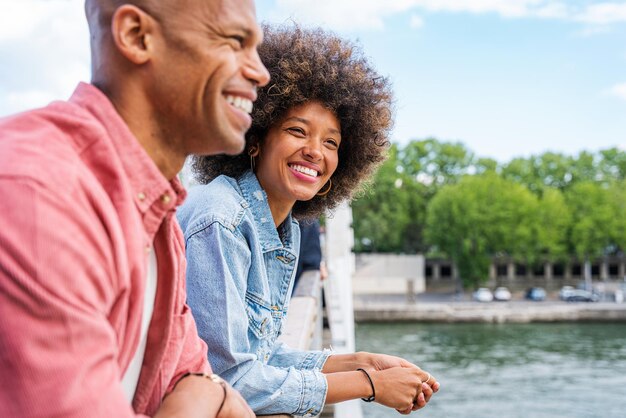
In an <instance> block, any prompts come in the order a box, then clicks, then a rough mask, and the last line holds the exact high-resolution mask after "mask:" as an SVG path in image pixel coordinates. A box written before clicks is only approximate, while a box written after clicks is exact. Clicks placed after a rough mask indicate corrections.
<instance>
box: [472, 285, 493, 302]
mask: <svg viewBox="0 0 626 418" xmlns="http://www.w3.org/2000/svg"><path fill="white" fill-rule="evenodd" d="M472 298H473V299H474V300H475V301H477V302H491V301H492V300H493V293H491V290H489V289H487V288H486V287H481V288H480V289H478V290H476V291H475V292H474V293H472Z"/></svg>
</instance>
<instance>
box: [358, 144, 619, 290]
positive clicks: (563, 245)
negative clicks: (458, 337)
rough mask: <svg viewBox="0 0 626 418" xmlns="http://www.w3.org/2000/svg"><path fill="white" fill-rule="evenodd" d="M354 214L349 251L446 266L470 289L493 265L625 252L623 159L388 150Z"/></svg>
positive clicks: (450, 148) (411, 147)
mask: <svg viewBox="0 0 626 418" xmlns="http://www.w3.org/2000/svg"><path fill="white" fill-rule="evenodd" d="M352 208H353V218H354V224H353V227H354V232H355V241H356V242H355V251H357V252H369V251H376V252H395V253H399V252H408V253H414V252H423V253H428V254H438V255H442V256H447V257H450V258H452V259H453V260H454V262H455V263H457V267H458V270H459V272H460V274H461V275H462V278H463V280H464V283H465V284H466V285H467V286H477V285H478V284H479V283H481V282H482V281H483V280H485V279H486V278H487V275H488V267H489V263H490V260H491V258H492V257H493V256H495V255H509V256H511V257H513V258H514V259H517V260H520V261H523V262H527V263H541V262H544V261H547V260H551V261H558V260H561V259H567V258H569V257H571V256H572V255H576V256H578V257H580V258H581V259H583V258H593V257H597V256H601V255H604V254H608V253H616V252H619V251H624V250H626V151H622V150H619V149H617V148H611V149H607V150H603V151H600V152H598V153H589V152H581V153H579V154H578V155H576V156H566V155H563V154H559V153H553V152H546V153H544V154H541V155H538V156H531V157H528V158H515V159H513V160H511V161H510V162H508V163H506V164H498V162H497V161H495V160H493V159H489V158H477V157H475V156H474V154H473V153H472V152H471V151H470V150H468V149H467V148H466V147H465V146H464V145H463V144H461V143H451V142H440V141H437V140H436V139H433V138H429V139H425V140H421V141H412V142H410V143H409V144H407V145H406V146H405V147H403V148H402V147H399V146H397V145H394V146H393V147H392V148H391V149H390V156H389V159H388V160H387V161H386V162H385V164H383V165H382V166H381V168H380V170H379V171H378V173H377V174H376V176H375V179H374V181H373V183H372V186H371V188H370V189H369V191H368V192H367V193H366V194H364V195H363V196H361V197H360V198H359V199H357V200H355V201H354V202H353V205H352Z"/></svg>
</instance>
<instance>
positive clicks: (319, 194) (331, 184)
mask: <svg viewBox="0 0 626 418" xmlns="http://www.w3.org/2000/svg"><path fill="white" fill-rule="evenodd" d="M332 188H333V180H332V179H328V188H327V189H326V190H324V191H323V192H321V191H320V192H317V196H326V195H327V194H328V192H330V189H332Z"/></svg>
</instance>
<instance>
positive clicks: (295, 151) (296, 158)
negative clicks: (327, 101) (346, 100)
mask: <svg viewBox="0 0 626 418" xmlns="http://www.w3.org/2000/svg"><path fill="white" fill-rule="evenodd" d="M340 143H341V126H340V125H339V120H338V119H337V117H336V116H335V114H334V113H332V112H331V111H329V110H328V109H326V108H325V107H324V106H322V104H321V103H319V102H316V101H313V102H307V103H305V104H302V105H300V106H297V107H294V108H292V109H290V110H289V111H287V113H286V115H285V117H284V118H283V119H282V120H280V121H279V122H278V123H276V124H275V125H274V126H272V127H271V128H270V130H269V132H268V133H267V136H266V137H265V140H264V141H263V142H262V144H261V145H260V147H259V155H258V157H257V158H256V175H257V178H258V179H259V183H261V186H262V187H263V189H264V190H265V192H266V193H267V196H268V199H269V201H270V206H271V207H272V206H273V207H276V206H280V207H281V208H282V209H286V206H288V210H291V207H293V205H294V204H295V202H296V201H297V200H310V199H312V198H313V197H314V196H315V195H316V194H317V192H319V191H320V189H322V188H324V190H326V187H328V185H327V184H326V183H327V182H328V180H329V179H330V177H331V176H332V174H333V173H334V172H335V169H336V168H337V164H338V161H339V157H338V151H339V144H340Z"/></svg>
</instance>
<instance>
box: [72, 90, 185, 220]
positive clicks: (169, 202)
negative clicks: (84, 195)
mask: <svg viewBox="0 0 626 418" xmlns="http://www.w3.org/2000/svg"><path fill="white" fill-rule="evenodd" d="M70 102H72V103H75V104H77V105H78V106H80V107H82V108H83V109H85V110H86V111H88V112H89V113H90V114H91V115H92V116H93V117H94V118H96V119H97V120H98V121H99V122H100V124H101V126H102V128H103V129H104V130H105V131H106V134H107V137H108V139H109V140H110V141H111V143H112V145H113V147H114V148H115V149H116V151H117V154H118V158H119V160H120V161H121V164H122V168H123V170H124V173H125V175H126V177H127V179H128V181H129V182H130V185H131V187H132V189H133V196H134V200H135V203H136V205H137V207H138V208H139V210H140V211H141V212H142V213H145V212H147V211H148V210H149V209H150V208H151V207H153V206H154V205H155V204H158V205H159V206H160V207H161V208H162V209H165V210H169V209H173V208H175V207H176V206H178V205H180V204H181V203H182V202H183V200H184V199H185V196H186V192H185V189H184V188H183V186H182V185H181V183H180V181H179V180H178V179H177V178H174V179H172V180H169V181H168V180H167V179H166V178H165V177H164V176H163V174H162V173H161V171H160V170H159V169H158V167H157V166H156V164H155V163H154V161H152V159H151V158H150V156H149V155H148V154H147V153H146V151H145V150H144V148H143V147H142V146H141V144H140V143H139V141H138V140H137V138H136V137H135V136H134V135H133V133H132V132H131V131H130V129H129V128H128V126H127V125H126V122H124V120H123V119H122V117H121V116H120V115H119V113H117V110H116V109H115V107H114V106H113V103H111V101H110V100H109V99H108V97H106V96H105V95H104V93H102V92H101V91H100V90H99V89H98V88H97V87H95V86H93V85H91V84H87V83H80V84H79V85H78V87H77V88H76V90H75V91H74V94H73V95H72V97H71V98H70Z"/></svg>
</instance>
